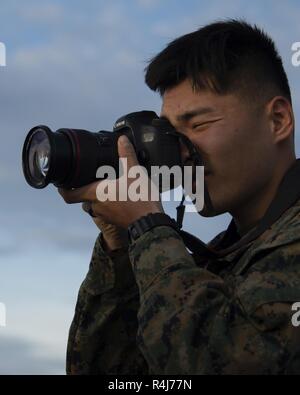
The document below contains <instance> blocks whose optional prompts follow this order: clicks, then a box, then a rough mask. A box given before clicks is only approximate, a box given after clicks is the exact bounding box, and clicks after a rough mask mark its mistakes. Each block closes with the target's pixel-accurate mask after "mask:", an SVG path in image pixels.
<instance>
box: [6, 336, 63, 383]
mask: <svg viewBox="0 0 300 395" xmlns="http://www.w3.org/2000/svg"><path fill="white" fill-rule="evenodd" d="M1 331H2V329H1V328H0V374H1V375H5V374H8V375H11V374H16V375H40V374H65V361H64V359H63V358H61V357H57V358H54V357H51V358H46V357H39V356H38V355H37V346H38V345H37V344H35V343H33V342H32V341H30V340H28V339H26V338H21V337H13V336H4V335H3V334H2V333H1Z"/></svg>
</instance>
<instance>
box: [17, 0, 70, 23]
mask: <svg viewBox="0 0 300 395" xmlns="http://www.w3.org/2000/svg"><path fill="white" fill-rule="evenodd" d="M18 14H19V16H20V17H21V18H22V19H23V20H24V21H25V22H26V23H38V24H45V23H51V24H52V23H53V22H56V23H57V22H59V21H62V18H63V15H64V9H63V6H62V5H61V4H53V3H47V2H44V4H39V3H38V4H37V3H33V4H26V6H25V7H20V8H19V9H18Z"/></svg>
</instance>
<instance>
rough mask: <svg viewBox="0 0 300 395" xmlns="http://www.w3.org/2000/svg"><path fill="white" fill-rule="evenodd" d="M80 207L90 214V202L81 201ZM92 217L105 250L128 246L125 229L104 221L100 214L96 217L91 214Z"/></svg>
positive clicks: (109, 250) (110, 250)
mask: <svg viewBox="0 0 300 395" xmlns="http://www.w3.org/2000/svg"><path fill="white" fill-rule="evenodd" d="M82 209H83V210H84V211H85V212H86V213H89V214H90V210H91V204H90V203H88V202H85V203H82ZM93 215H94V214H93ZM92 218H93V221H94V222H95V224H96V225H97V227H98V228H99V229H100V230H101V232H102V237H103V241H104V245H103V247H104V249H105V250H106V251H107V252H112V251H115V250H118V249H120V248H123V247H127V246H128V234H127V230H126V229H124V228H120V227H119V226H116V225H113V224H110V223H108V222H106V221H105V219H104V218H103V217H101V216H100V215H98V216H97V217H94V216H93V217H92Z"/></svg>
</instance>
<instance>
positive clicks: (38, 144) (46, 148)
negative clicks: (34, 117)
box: [28, 129, 51, 183]
mask: <svg viewBox="0 0 300 395" xmlns="http://www.w3.org/2000/svg"><path fill="white" fill-rule="evenodd" d="M50 156H51V148H50V143H49V139H48V136H47V133H46V132H45V131H44V130H42V129H38V130H37V131H36V132H35V133H34V134H33V136H32V138H31V141H30V148H29V153H28V159H29V169H30V173H31V175H32V177H33V178H34V179H35V180H36V181H37V182H41V183H42V182H43V181H44V180H45V178H46V177H47V173H48V170H49V166H50Z"/></svg>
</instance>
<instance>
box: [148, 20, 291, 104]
mask: <svg viewBox="0 0 300 395" xmlns="http://www.w3.org/2000/svg"><path fill="white" fill-rule="evenodd" d="M145 72H146V75H145V81H146V84H147V85H148V86H149V88H150V89H152V90H154V91H158V92H159V93H160V94H161V95H163V94H164V92H165V91H166V90H168V89H170V88H173V87H175V86H176V85H178V84H179V83H180V82H182V81H184V80H186V79H189V80H190V82H191V84H192V86H193V88H194V89H195V90H197V89H203V88H204V89H209V90H212V91H213V92H215V93H218V94H227V93H232V92H242V93H243V96H244V95H245V97H249V98H250V99H251V100H253V98H254V97H257V96H260V97H262V98H264V99H267V98H268V99H269V98H272V97H273V96H276V95H277V94H280V95H282V96H284V97H286V98H287V99H288V100H289V101H290V102H292V99H291V92H290V87H289V82H288V78H287V75H286V72H285V70H284V67H283V64H282V59H281V57H280V55H279V53H278V51H277V49H276V46H275V43H274V41H273V40H272V39H271V38H270V37H269V36H268V35H267V34H266V33H265V32H264V31H263V30H262V29H260V28H259V27H257V26H256V25H253V26H252V25H250V24H249V23H247V22H246V21H245V20H241V19H227V20H224V21H217V22H214V23H211V24H209V25H206V26H204V27H202V28H200V29H199V30H196V31H194V32H192V33H189V34H186V35H184V36H181V37H179V38H177V39H175V40H174V41H172V42H171V43H169V44H168V45H167V47H166V48H165V49H164V50H163V51H161V52H160V53H159V54H158V55H157V56H155V57H154V58H153V59H152V60H151V61H150V62H149V64H148V66H147V68H146V69H145Z"/></svg>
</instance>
